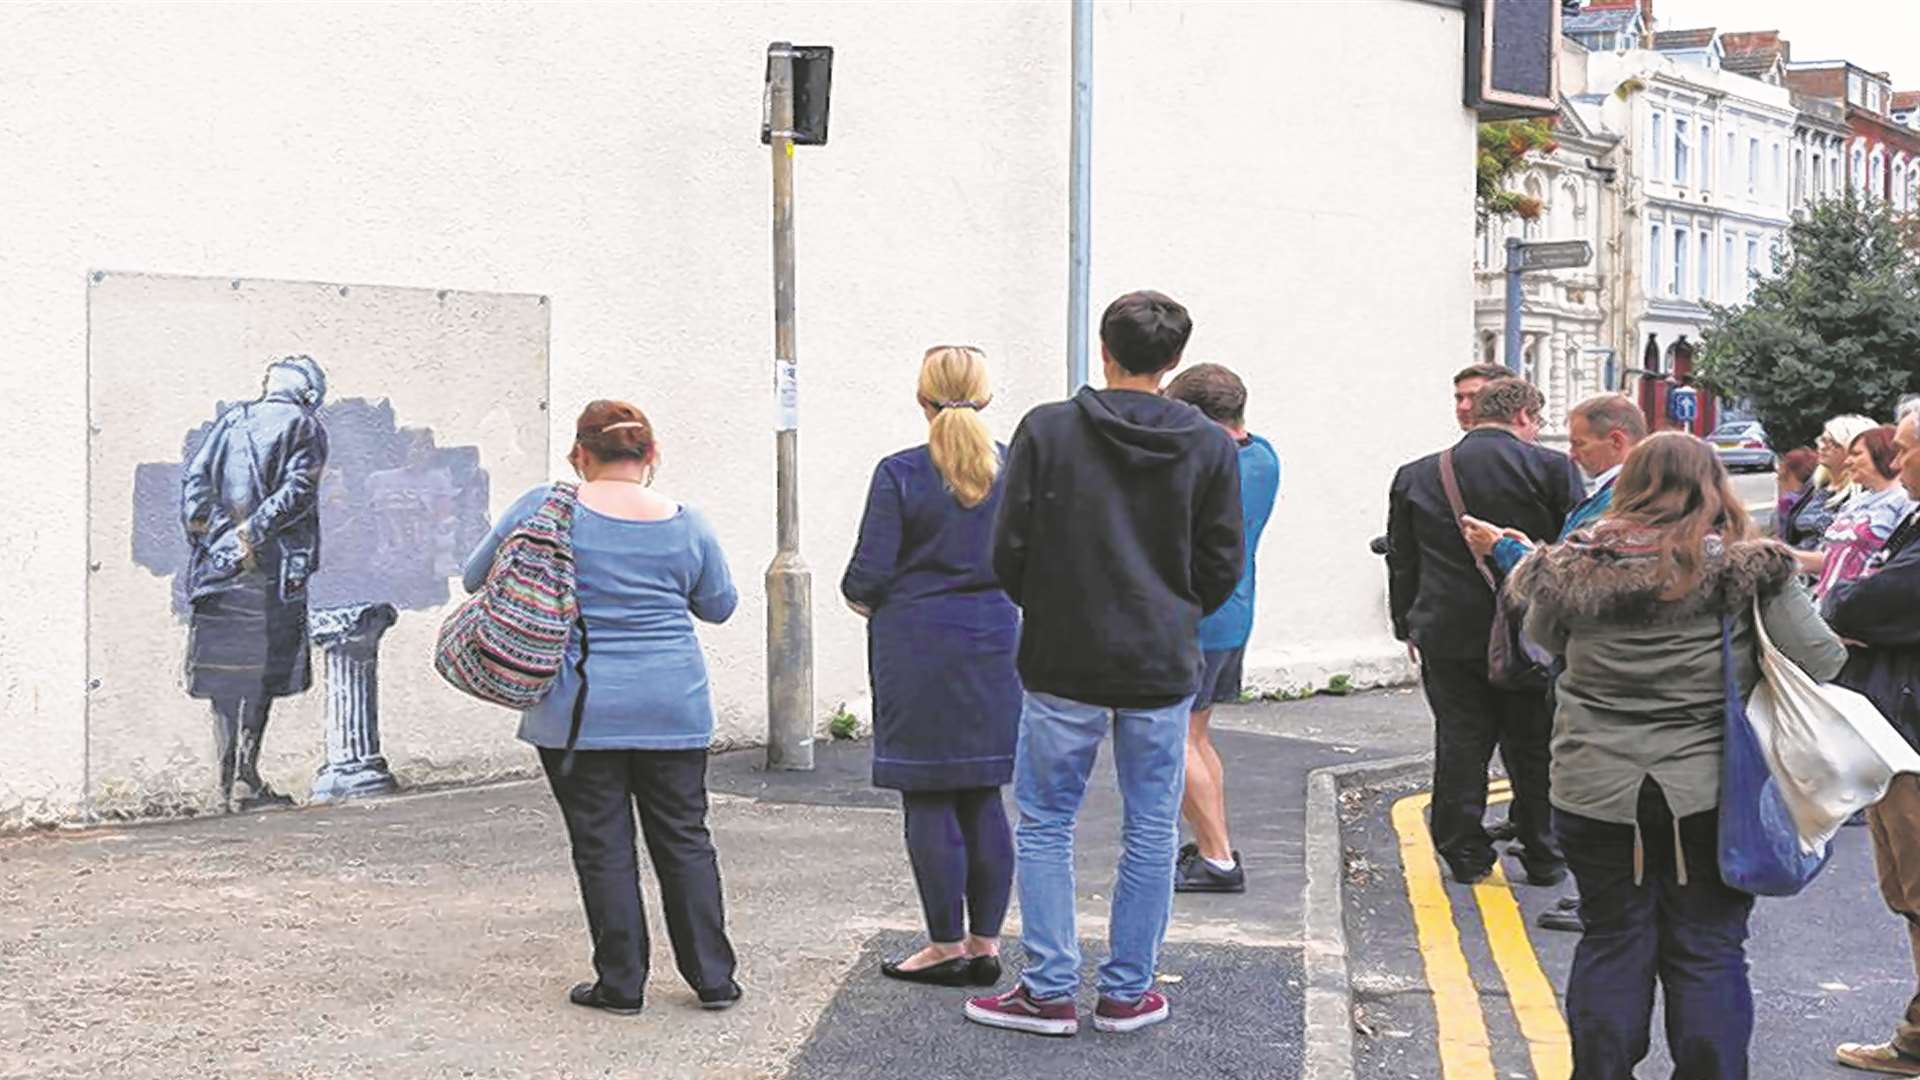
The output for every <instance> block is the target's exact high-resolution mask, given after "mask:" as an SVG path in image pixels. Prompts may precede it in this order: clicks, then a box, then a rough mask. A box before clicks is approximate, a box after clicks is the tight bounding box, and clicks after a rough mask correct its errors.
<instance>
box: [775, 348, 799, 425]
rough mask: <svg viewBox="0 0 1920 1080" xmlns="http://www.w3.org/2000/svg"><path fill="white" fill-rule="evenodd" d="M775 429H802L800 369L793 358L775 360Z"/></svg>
mask: <svg viewBox="0 0 1920 1080" xmlns="http://www.w3.org/2000/svg"><path fill="white" fill-rule="evenodd" d="M773 430H775V431H799V430H800V369H799V367H798V366H797V365H795V364H794V363H793V361H791V360H775V361H774V362H773Z"/></svg>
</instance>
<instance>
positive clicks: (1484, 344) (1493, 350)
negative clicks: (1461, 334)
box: [1480, 330, 1500, 364]
mask: <svg viewBox="0 0 1920 1080" xmlns="http://www.w3.org/2000/svg"><path fill="white" fill-rule="evenodd" d="M1499 350H1500V339H1499V338H1496V337H1494V336H1493V331H1491V330H1483V331H1481V333H1480V362H1481V363H1483V364H1497V363H1499V362H1500V352H1499Z"/></svg>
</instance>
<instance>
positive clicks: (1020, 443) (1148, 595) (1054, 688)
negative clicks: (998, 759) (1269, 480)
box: [993, 388, 1245, 708]
mask: <svg viewBox="0 0 1920 1080" xmlns="http://www.w3.org/2000/svg"><path fill="white" fill-rule="evenodd" d="M1244 527H1245V526H1244V522H1243V520H1242V514H1241V509H1240V465H1239V458H1238V456H1237V454H1236V452H1235V450H1234V445H1233V440H1232V439H1231V438H1229V437H1228V435H1227V433H1226V432H1225V431H1224V430H1222V429H1221V428H1220V426H1219V425H1217V424H1215V423H1214V422H1213V421H1211V420H1209V419H1207V417H1206V416H1205V415H1204V414H1202V413H1201V412H1200V410H1198V409H1196V408H1194V407H1192V406H1190V405H1186V404H1183V403H1181V402H1177V401H1170V400H1168V399H1166V398H1163V397H1160V396H1159V395H1157V394H1149V393H1143V392H1140V391H1134V390H1105V391H1095V390H1093V389H1091V388H1083V389H1082V390H1081V391H1080V393H1079V394H1078V395H1076V396H1075V397H1074V398H1073V399H1072V400H1071V401H1063V402H1057V403H1055V404H1051V405H1042V406H1040V407H1039V408H1037V409H1035V410H1033V411H1032V412H1030V413H1028V414H1027V416H1026V419H1024V420H1022V421H1021V422H1020V428H1019V430H1018V431H1015V432H1014V435H1013V443H1012V445H1011V446H1009V447H1008V449H1007V463H1006V481H1005V488H1004V490H1003V494H1002V495H1001V501H1000V514H999V518H998V520H997V522H996V524H995V528H994V542H993V569H994V573H995V574H996V575H997V576H998V577H999V579H1000V585H1001V587H1002V588H1004V589H1006V591H1007V595H1008V596H1011V597H1012V598H1013V602H1014V603H1016V604H1018V605H1020V607H1021V608H1022V610H1023V612H1024V615H1025V618H1024V619H1023V622H1022V626H1021V631H1020V678H1021V680H1022V682H1024V683H1025V684H1026V688H1027V689H1028V690H1033V691H1037V692H1039V693H1043V694H1052V695H1054V696H1056V697H1063V698H1068V699H1070V700H1073V701H1080V702H1085V703H1087V704H1090V705H1105V706H1109V707H1114V708H1158V707H1161V706H1165V705H1171V704H1173V703H1174V702H1177V701H1179V700H1180V699H1181V698H1184V697H1186V696H1188V695H1190V694H1192V693H1193V692H1194V689H1195V687H1196V686H1197V685H1198V684H1199V681H1200V644H1199V626H1200V617H1201V616H1202V615H1203V614H1206V613H1209V612H1212V611H1213V610H1215V609H1216V608H1218V607H1220V606H1221V605H1222V604H1225V603H1226V602H1227V599H1228V598H1229V597H1231V596H1232V595H1233V589H1234V586H1235V585H1236V584H1238V583H1239V580H1240V570H1241V566H1242V563H1243V560H1244V557H1245V555H1244V551H1243V547H1242V545H1243V539H1242V535H1241V534H1242V530H1243V529H1244Z"/></svg>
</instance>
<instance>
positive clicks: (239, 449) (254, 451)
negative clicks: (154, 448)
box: [180, 394, 327, 602]
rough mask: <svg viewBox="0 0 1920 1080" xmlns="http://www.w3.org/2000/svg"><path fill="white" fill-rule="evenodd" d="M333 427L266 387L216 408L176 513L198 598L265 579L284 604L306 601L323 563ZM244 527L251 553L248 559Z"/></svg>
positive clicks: (183, 483) (192, 589) (191, 589)
mask: <svg viewBox="0 0 1920 1080" xmlns="http://www.w3.org/2000/svg"><path fill="white" fill-rule="evenodd" d="M326 464H327V429H326V428H324V427H322V426H321V424H320V419H319V417H318V416H316V415H315V414H314V412H313V410H311V409H309V408H308V407H307V406H306V405H305V404H303V403H301V402H299V401H296V400H294V399H293V398H291V397H287V396H282V395H279V394H270V395H268V396H267V397H264V398H262V399H260V400H259V401H254V402H249V403H247V404H245V405H235V406H233V407H232V408H230V409H228V410H227V411H226V412H223V413H221V414H220V419H218V420H216V421H214V424H213V430H212V431H210V432H208V433H207V440H206V442H204V443H202V444H201V446H200V452H199V453H197V454H195V455H194V456H193V460H192V461H191V462H189V463H188V464H187V468H186V470H185V472H184V473H183V474H182V477H181V481H180V518H181V523H182V525H183V526H185V528H186V533H187V544H188V546H189V547H191V548H192V555H191V558H190V562H189V564H188V571H187V572H188V582H187V588H188V591H189V595H190V596H191V598H192V599H194V600H198V599H200V598H201V597H204V596H209V595H212V594H214V593H217V592H222V591H224V590H226V589H229V588H232V587H234V586H235V584H236V583H238V582H240V581H242V580H245V579H248V578H255V579H257V578H265V579H266V583H267V584H268V585H269V587H272V588H277V592H278V597H279V599H280V600H281V601H282V602H292V601H299V600H304V599H305V592H306V581H307V578H308V577H310V576H312V574H313V572H314V571H315V570H318V569H319V568H320V517H319V513H318V506H319V494H320V475H321V472H322V471H323V470H324V469H325V468H326ZM243 524H244V525H246V526H247V535H248V536H249V537H250V538H251V540H252V545H253V558H251V559H248V560H242V558H241V550H242V549H241V545H240V542H239V537H238V536H236V535H235V533H236V531H237V530H238V529H239V527H240V526H241V525H243Z"/></svg>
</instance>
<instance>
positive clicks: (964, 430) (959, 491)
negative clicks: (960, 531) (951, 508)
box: [920, 345, 1000, 508]
mask: <svg viewBox="0 0 1920 1080" xmlns="http://www.w3.org/2000/svg"><path fill="white" fill-rule="evenodd" d="M992 399H993V389H992V387H991V386H990V385H989V383H988V381H987V363H986V358H985V356H983V355H982V354H981V352H980V350H979V349H975V348H972V347H970V346H966V345H941V346H936V347H934V348H931V349H928V350H927V356H926V360H925V361H924V362H923V363H922V364H921V365H920V403H921V404H922V405H925V406H926V407H927V408H929V409H932V410H934V414H933V423H932V425H931V427H930V429H929V430H928V432H927V449H928V451H929V452H930V453H931V454H932V455H933V466H934V468H936V469H938V470H940V477H941V479H943V480H945V481H946V484H947V489H948V490H950V491H952V492H953V497H954V498H955V499H958V500H959V502H960V505H961V506H965V507H969V508H971V507H975V506H979V505H980V504H981V503H983V502H985V501H986V499H987V496H988V495H990V494H992V493H993V480H994V477H995V476H997V475H998V474H999V472H1000V453H999V451H998V450H997V449H996V448H995V447H994V444H993V433H992V432H990V431H988V430H987V425H986V422H985V421H983V420H981V419H980V410H981V409H984V408H986V407H987V403H988V402H989V401H991V400H992Z"/></svg>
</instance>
